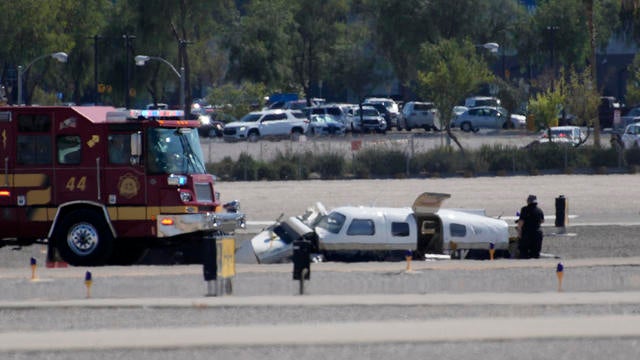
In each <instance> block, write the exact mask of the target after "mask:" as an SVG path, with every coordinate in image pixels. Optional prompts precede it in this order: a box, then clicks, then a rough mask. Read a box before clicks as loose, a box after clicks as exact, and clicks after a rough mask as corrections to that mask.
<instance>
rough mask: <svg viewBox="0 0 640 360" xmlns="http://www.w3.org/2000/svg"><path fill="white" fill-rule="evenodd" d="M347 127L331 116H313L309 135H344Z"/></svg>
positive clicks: (308, 131)
mask: <svg viewBox="0 0 640 360" xmlns="http://www.w3.org/2000/svg"><path fill="white" fill-rule="evenodd" d="M345 132H346V126H345V125H344V124H343V123H342V122H341V121H339V120H338V119H336V118H335V117H333V116H331V115H311V119H310V120H309V127H308V128H307V134H308V135H309V136H318V135H344V134H345Z"/></svg>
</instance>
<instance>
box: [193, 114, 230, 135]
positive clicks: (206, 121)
mask: <svg viewBox="0 0 640 360" xmlns="http://www.w3.org/2000/svg"><path fill="white" fill-rule="evenodd" d="M198 121H200V127H198V135H200V136H202V137H209V138H212V137H222V133H223V131H224V123H223V122H222V121H219V120H213V119H212V116H211V115H199V116H198Z"/></svg>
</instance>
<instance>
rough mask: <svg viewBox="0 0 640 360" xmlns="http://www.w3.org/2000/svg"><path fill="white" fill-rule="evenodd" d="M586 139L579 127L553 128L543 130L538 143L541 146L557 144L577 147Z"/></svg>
mask: <svg viewBox="0 0 640 360" xmlns="http://www.w3.org/2000/svg"><path fill="white" fill-rule="evenodd" d="M584 138H585V135H584V133H583V132H582V129H581V128H580V127H579V126H571V125H569V126H553V127H551V128H549V129H545V130H542V131H541V134H540V139H538V140H537V142H538V143H539V144H544V143H556V144H567V145H572V146H577V145H579V144H580V143H581V142H582V141H583V140H584Z"/></svg>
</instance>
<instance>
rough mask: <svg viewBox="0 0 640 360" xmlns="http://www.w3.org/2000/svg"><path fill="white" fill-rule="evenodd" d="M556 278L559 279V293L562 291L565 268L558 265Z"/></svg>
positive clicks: (560, 264)
mask: <svg viewBox="0 0 640 360" xmlns="http://www.w3.org/2000/svg"><path fill="white" fill-rule="evenodd" d="M556 276H557V277H558V292H561V291H562V277H563V276H564V266H563V265H562V263H558V266H557V267H556Z"/></svg>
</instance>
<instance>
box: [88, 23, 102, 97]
mask: <svg viewBox="0 0 640 360" xmlns="http://www.w3.org/2000/svg"><path fill="white" fill-rule="evenodd" d="M89 39H93V103H94V104H95V105H98V104H99V103H100V92H99V91H98V59H99V56H98V40H100V39H102V36H100V35H98V34H96V35H93V36H92V37H90V38H89Z"/></svg>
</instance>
